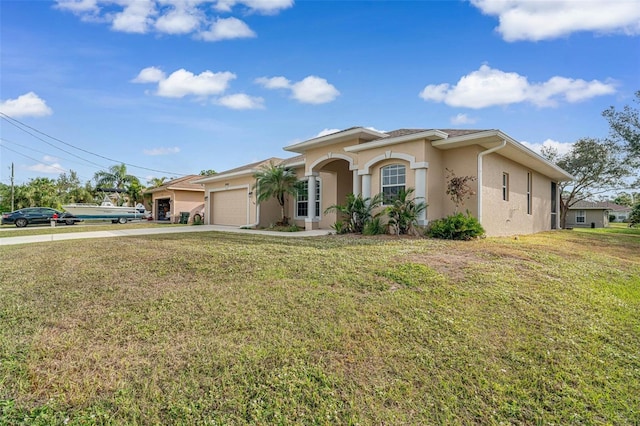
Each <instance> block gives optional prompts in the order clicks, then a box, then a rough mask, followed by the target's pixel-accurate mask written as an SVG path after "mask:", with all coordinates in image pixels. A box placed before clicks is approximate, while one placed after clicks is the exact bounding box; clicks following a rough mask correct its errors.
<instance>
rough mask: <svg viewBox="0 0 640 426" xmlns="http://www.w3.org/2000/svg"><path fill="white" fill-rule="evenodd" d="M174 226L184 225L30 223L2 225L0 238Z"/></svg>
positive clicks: (146, 223) (148, 223) (101, 222)
mask: <svg viewBox="0 0 640 426" xmlns="http://www.w3.org/2000/svg"><path fill="white" fill-rule="evenodd" d="M176 226H186V225H180V224H169V223H155V222H129V223H126V224H122V225H121V224H119V223H111V222H108V221H94V222H85V223H81V224H76V225H64V224H58V225H57V226H55V227H51V226H49V225H30V226H27V227H25V228H16V227H15V225H3V226H1V227H0V230H1V232H0V239H1V238H8V237H21V236H27V235H50V234H68V233H70V232H92V231H113V230H119V229H139V228H158V227H161V228H166V227H176ZM189 226H190V225H189Z"/></svg>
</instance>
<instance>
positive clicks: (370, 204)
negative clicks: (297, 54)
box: [324, 194, 383, 234]
mask: <svg viewBox="0 0 640 426" xmlns="http://www.w3.org/2000/svg"><path fill="white" fill-rule="evenodd" d="M382 200H383V196H382V194H378V195H375V196H373V197H371V198H362V195H361V194H358V195H354V194H349V195H347V199H346V202H345V204H335V205H333V206H329V207H327V209H326V210H325V211H324V213H325V214H327V213H331V212H338V213H341V214H342V215H343V216H344V217H345V218H347V223H346V225H345V227H344V228H343V229H342V230H343V232H353V233H357V234H361V233H362V231H363V230H364V227H365V225H366V224H367V223H368V222H369V221H371V220H372V219H375V218H376V217H377V215H374V214H373V211H374V210H375V209H376V208H377V207H379V206H380V205H382Z"/></svg>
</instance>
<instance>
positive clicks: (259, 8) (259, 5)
mask: <svg viewBox="0 0 640 426" xmlns="http://www.w3.org/2000/svg"><path fill="white" fill-rule="evenodd" d="M237 4H242V5H245V6H246V7H248V8H249V10H251V11H254V12H258V13H262V14H265V15H273V14H276V13H278V12H280V11H281V10H283V9H288V8H290V7H292V6H293V0H218V1H217V2H216V4H215V6H214V7H215V8H216V9H217V10H219V11H221V12H231V9H232V8H233V7H234V6H235V5H237Z"/></svg>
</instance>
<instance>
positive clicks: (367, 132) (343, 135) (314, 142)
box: [283, 127, 387, 154]
mask: <svg viewBox="0 0 640 426" xmlns="http://www.w3.org/2000/svg"><path fill="white" fill-rule="evenodd" d="M354 137H362V138H366V137H370V138H371V139H378V138H384V137H387V135H386V134H385V133H380V132H377V131H375V130H371V129H366V128H364V127H356V128H355V129H350V130H343V131H341V132H336V133H331V134H329V135H325V136H320V137H318V138H313V139H308V140H306V141H303V142H299V143H296V144H293V145H289V146H286V147H284V148H283V149H284V150H285V151H290V152H297V153H299V154H304V153H305V152H306V151H307V150H308V149H309V148H311V147H316V146H322V145H327V144H330V143H338V142H341V141H344V140H349V139H352V138H354Z"/></svg>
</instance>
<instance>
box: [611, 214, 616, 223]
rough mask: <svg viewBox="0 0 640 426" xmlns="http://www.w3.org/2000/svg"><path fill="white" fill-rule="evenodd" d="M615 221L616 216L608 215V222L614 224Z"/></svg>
mask: <svg viewBox="0 0 640 426" xmlns="http://www.w3.org/2000/svg"><path fill="white" fill-rule="evenodd" d="M615 221H616V215H615V214H610V215H609V222H615Z"/></svg>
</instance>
